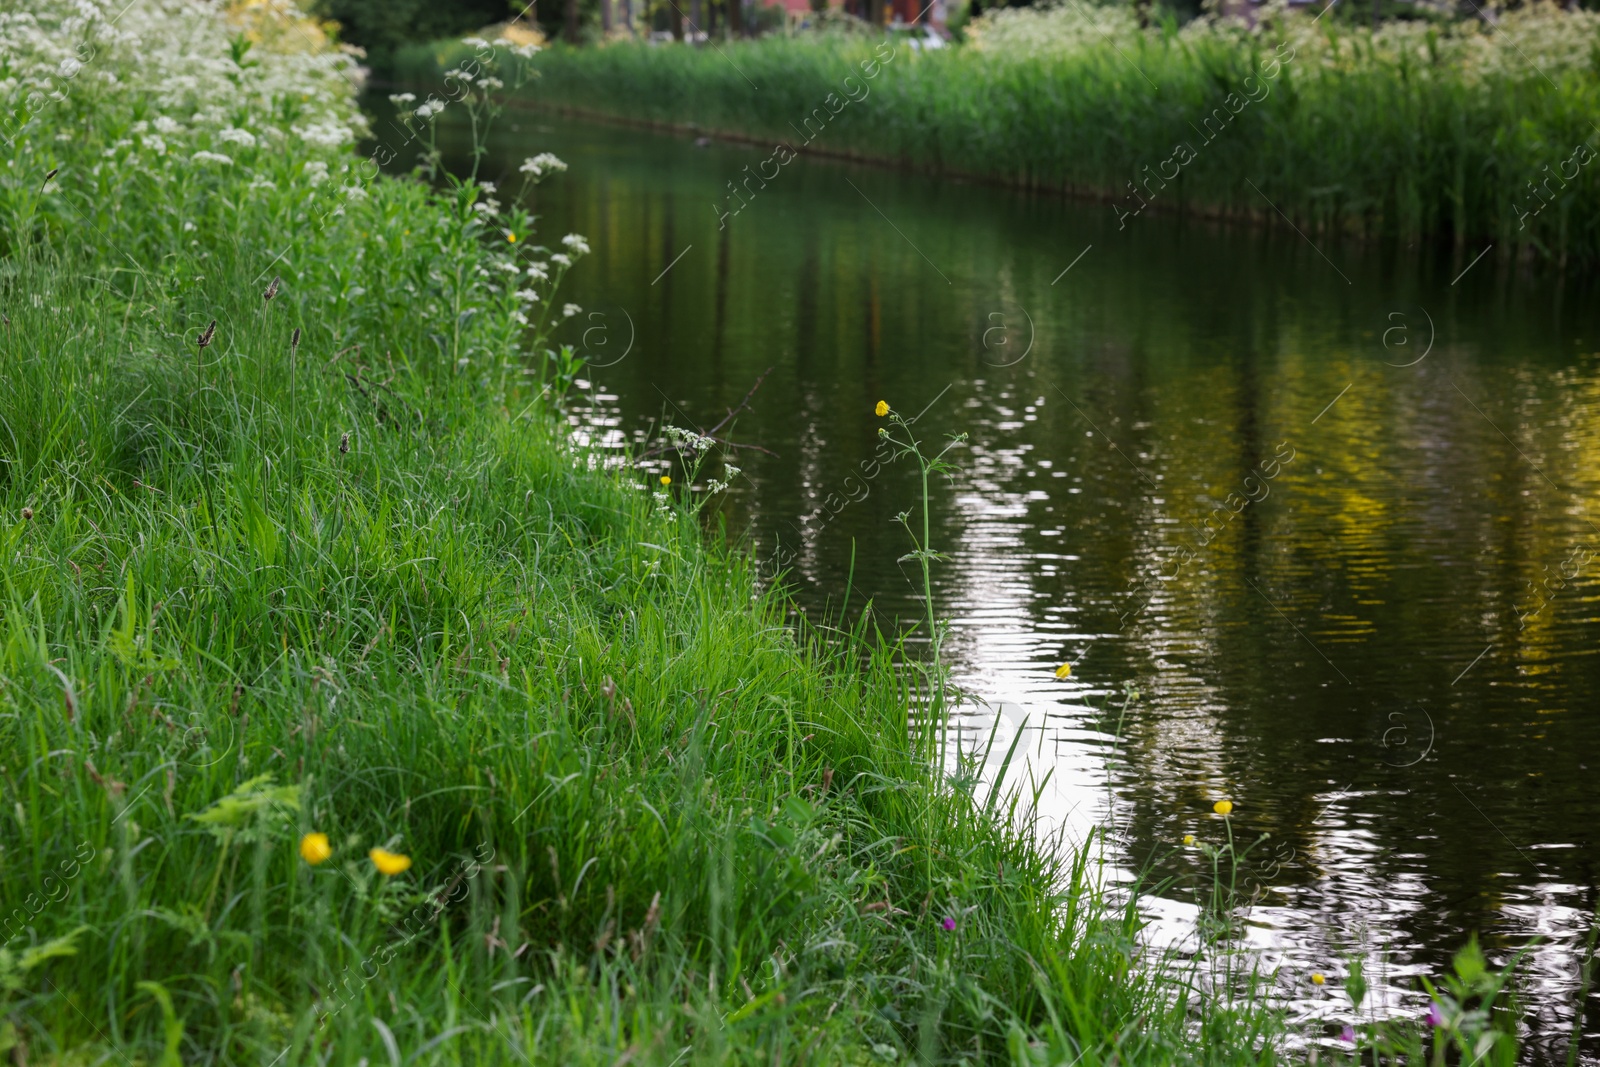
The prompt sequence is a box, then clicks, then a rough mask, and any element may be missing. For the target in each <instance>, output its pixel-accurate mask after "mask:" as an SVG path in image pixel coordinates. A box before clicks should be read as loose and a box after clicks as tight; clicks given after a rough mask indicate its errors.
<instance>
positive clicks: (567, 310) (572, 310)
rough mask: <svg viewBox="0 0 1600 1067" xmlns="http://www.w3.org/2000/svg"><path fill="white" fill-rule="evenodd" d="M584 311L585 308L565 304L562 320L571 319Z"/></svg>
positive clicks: (562, 308)
mask: <svg viewBox="0 0 1600 1067" xmlns="http://www.w3.org/2000/svg"><path fill="white" fill-rule="evenodd" d="M582 310H583V308H581V307H579V306H578V305H577V304H563V305H561V316H562V318H567V319H570V318H572V316H574V315H576V314H577V313H578V312H580V311H582Z"/></svg>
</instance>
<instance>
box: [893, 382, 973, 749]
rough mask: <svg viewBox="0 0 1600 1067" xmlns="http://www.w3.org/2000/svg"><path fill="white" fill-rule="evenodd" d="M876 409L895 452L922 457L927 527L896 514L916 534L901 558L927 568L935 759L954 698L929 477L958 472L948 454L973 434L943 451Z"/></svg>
mask: <svg viewBox="0 0 1600 1067" xmlns="http://www.w3.org/2000/svg"><path fill="white" fill-rule="evenodd" d="M876 411H877V413H878V415H879V416H880V417H887V418H888V420H889V425H888V426H882V427H879V429H878V435H879V436H880V437H882V438H883V439H884V440H886V441H888V442H889V444H891V445H892V446H893V447H894V450H895V458H896V459H899V458H901V457H903V456H909V457H910V458H911V459H912V460H914V461H915V462H916V465H917V471H918V474H919V476H920V477H921V479H922V523H921V526H922V531H921V535H920V536H918V533H917V530H916V529H914V528H913V526H912V515H911V511H910V510H909V509H908V510H906V511H902V512H900V513H899V514H898V515H896V516H895V520H896V521H897V522H899V523H900V525H901V526H903V527H905V531H906V533H907V534H908V535H909V536H910V538H911V543H912V545H913V546H914V548H913V549H912V551H910V552H907V553H906V554H905V555H903V556H901V557H900V559H899V560H898V562H900V563H904V562H906V561H907V560H913V561H915V562H916V563H917V565H918V567H920V568H921V571H922V603H923V608H924V611H925V613H926V622H927V626H928V643H929V655H928V663H927V666H926V667H924V669H923V677H924V679H925V681H926V684H927V717H926V720H925V726H924V729H923V730H922V733H921V736H920V737H919V738H918V741H919V743H920V744H922V745H924V746H926V750H927V751H926V755H927V757H928V758H929V759H930V760H932V759H933V758H934V756H935V754H936V752H938V753H942V752H943V751H944V744H945V740H946V732H947V730H948V725H949V700H948V685H947V678H948V674H949V671H948V668H947V667H946V665H945V662H944V655H943V649H944V637H945V631H946V627H945V625H944V624H943V623H941V622H940V621H939V619H938V617H937V616H936V615H935V613H934V608H933V564H934V562H935V561H936V560H941V559H943V558H944V556H943V555H941V554H940V553H939V552H936V551H935V550H934V548H933V544H932V539H933V534H932V518H931V505H932V497H931V494H930V492H929V487H928V480H929V476H930V475H933V474H946V475H949V474H953V473H954V472H955V467H954V466H952V465H951V464H949V463H947V462H945V456H946V455H948V454H949V452H950V450H951V449H952V448H955V447H957V446H958V445H961V444H963V443H964V442H965V441H966V439H967V435H966V434H964V433H962V434H951V435H950V436H949V437H948V438H947V439H946V441H945V444H944V447H943V448H941V449H939V451H938V452H934V453H931V454H930V453H929V452H927V451H925V450H924V449H925V445H924V442H922V441H921V440H919V439H918V437H917V435H916V433H915V432H914V431H913V430H912V428H911V423H910V422H909V421H907V420H906V419H905V417H904V416H902V415H901V414H900V413H899V412H897V411H895V410H893V409H892V408H890V407H889V406H888V404H886V403H885V402H883V401H881V400H880V401H879V402H878V406H877V408H876Z"/></svg>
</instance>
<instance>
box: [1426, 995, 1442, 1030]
mask: <svg viewBox="0 0 1600 1067" xmlns="http://www.w3.org/2000/svg"><path fill="white" fill-rule="evenodd" d="M1427 1021H1428V1025H1429V1026H1443V1025H1444V1009H1443V1008H1441V1007H1439V1002H1438V1001H1437V1000H1434V1001H1430V1002H1429V1003H1428V1015H1427Z"/></svg>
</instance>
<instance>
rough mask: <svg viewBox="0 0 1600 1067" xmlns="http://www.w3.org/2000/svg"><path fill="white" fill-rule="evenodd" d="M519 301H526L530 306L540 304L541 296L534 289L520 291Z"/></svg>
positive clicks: (518, 293)
mask: <svg viewBox="0 0 1600 1067" xmlns="http://www.w3.org/2000/svg"><path fill="white" fill-rule="evenodd" d="M517 299H518V300H526V301H527V302H528V303H530V304H536V303H538V302H539V294H538V293H536V292H534V291H533V290H532V289H518V290H517Z"/></svg>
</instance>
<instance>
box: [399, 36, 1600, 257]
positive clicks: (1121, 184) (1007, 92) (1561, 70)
mask: <svg viewBox="0 0 1600 1067" xmlns="http://www.w3.org/2000/svg"><path fill="white" fill-rule="evenodd" d="M970 37H971V38H972V43H971V44H968V45H966V46H963V47H956V48H948V49H943V50H940V51H935V52H931V53H917V52H913V51H911V50H910V49H909V48H907V47H906V46H905V45H904V44H903V43H902V44H901V45H899V46H898V47H897V48H896V49H895V50H894V51H893V53H892V56H889V57H888V58H885V54H884V51H883V49H884V48H885V46H882V45H878V44H877V43H876V42H872V41H864V40H862V39H860V38H855V37H844V36H822V37H818V38H812V39H793V40H790V39H782V38H767V39H763V40H759V41H754V42H741V43H722V44H720V45H718V47H717V48H689V47H681V46H654V47H651V46H644V45H634V44H627V43H621V44H613V45H610V46H607V47H604V48H590V49H581V50H572V49H567V48H559V47H558V48H552V49H550V50H549V51H548V52H546V53H545V54H543V55H541V56H540V57H539V59H538V66H539V69H540V71H541V73H542V75H543V77H542V80H541V81H540V83H539V85H538V91H537V100H538V101H540V102H543V103H546V104H557V105H562V106H567V107H573V108H579V109H583V110H586V111H589V112H592V113H603V114H609V115H615V116H618V117H624V118H628V119H631V120H638V121H650V122H659V123H668V124H685V123H694V124H697V125H698V126H700V127H703V128H706V129H708V130H721V131H728V132H731V133H736V134H739V135H742V136H750V137H758V138H764V139H767V140H769V141H770V142H771V143H773V144H778V143H783V144H786V145H789V146H790V147H792V148H794V149H797V150H805V149H807V148H809V149H812V150H818V151H823V152H828V153H834V154H841V155H847V156H856V157H860V158H864V159H874V160H882V161H887V162H893V163H897V164H904V165H907V166H910V167H913V168H916V169H919V170H925V171H929V172H932V173H950V174H964V175H974V176H980V177H984V178H991V179H996V180H1000V181H1004V182H1008V183H1014V184H1017V185H1020V186H1025V187H1029V188H1036V189H1043V190H1063V191H1068V192H1075V193H1080V194H1090V195H1095V196H1099V197H1106V198H1112V202H1111V204H1110V205H1109V206H1108V207H1106V208H1105V210H1108V211H1113V212H1115V213H1116V215H1117V217H1118V218H1119V219H1120V220H1121V221H1122V222H1123V224H1124V225H1128V226H1133V225H1138V224H1139V222H1140V221H1141V216H1142V215H1144V214H1147V213H1149V212H1154V211H1164V210H1190V211H1198V212H1204V213H1208V214H1217V215H1235V216H1245V217H1253V218H1260V219H1264V220H1269V221H1280V220H1281V218H1282V217H1283V216H1287V217H1289V218H1291V219H1293V221H1294V222H1295V223H1296V224H1297V225H1298V226H1300V227H1301V228H1302V229H1305V230H1308V231H1313V230H1315V231H1324V232H1332V231H1350V232H1356V233H1361V234H1367V235H1380V234H1383V235H1392V236H1396V237H1399V238H1405V239H1410V238H1415V237H1421V236H1433V237H1438V238H1440V239H1442V240H1446V241H1454V242H1457V243H1459V244H1461V245H1463V246H1470V250H1471V251H1474V252H1475V251H1476V250H1477V248H1479V247H1481V246H1482V245H1483V244H1486V243H1489V242H1493V243H1494V244H1495V245H1496V248H1497V250H1498V254H1501V255H1515V254H1521V255H1525V256H1535V257H1544V258H1549V259H1552V260H1554V261H1556V262H1558V263H1568V262H1574V263H1583V264H1587V265H1591V266H1592V265H1594V264H1596V263H1600V166H1596V165H1595V163H1596V156H1597V155H1600V152H1597V150H1596V148H1595V146H1596V145H1600V133H1597V131H1596V129H1595V127H1594V126H1593V125H1592V124H1591V121H1590V120H1591V119H1592V117H1593V116H1594V115H1595V114H1597V113H1600V69H1597V60H1596V56H1597V54H1600V52H1597V49H1600V15H1596V14H1594V13H1586V12H1574V13H1564V12H1560V11H1556V10H1554V9H1553V8H1552V7H1550V6H1549V5H1535V6H1534V7H1530V8H1526V9H1523V10H1521V11H1517V12H1513V13H1510V14H1507V15H1505V16H1504V17H1503V18H1502V20H1501V21H1500V23H1499V25H1498V26H1497V27H1494V28H1490V27H1487V26H1483V25H1481V24H1478V23H1476V22H1473V23H1448V24H1443V23H1441V24H1429V23H1424V22H1404V23H1392V24H1386V25H1384V26H1383V27H1382V28H1381V29H1380V30H1378V31H1377V32H1376V33H1374V32H1373V31H1371V30H1370V29H1365V28H1363V29H1355V30H1352V29H1350V28H1349V27H1348V26H1342V25H1339V24H1338V23H1337V22H1336V21H1335V20H1334V19H1323V20H1321V21H1316V20H1315V17H1314V16H1313V15H1311V14H1309V13H1304V12H1295V13H1289V12H1286V11H1283V10H1281V9H1267V10H1266V12H1265V17H1264V18H1263V19H1262V20H1261V22H1260V24H1259V25H1258V26H1257V27H1255V28H1254V29H1246V28H1244V27H1242V26H1240V25H1238V24H1232V23H1224V22H1217V21H1211V20H1198V21H1196V22H1193V23H1190V24H1189V25H1187V26H1184V27H1183V28H1181V29H1178V28H1176V27H1174V26H1171V25H1168V26H1166V27H1152V28H1149V29H1145V30H1141V29H1140V28H1139V27H1138V25H1137V22H1136V21H1135V19H1134V15H1133V13H1132V9H1130V8H1126V7H1119V8H1098V7H1089V6H1086V5H1081V4H1069V5H1066V6H1061V7H1055V8H1051V9H1044V10H1029V9H1014V10H1004V9H1003V10H999V11H996V12H993V13H991V14H989V15H987V16H985V17H984V18H983V19H980V20H979V21H978V22H977V23H976V24H975V25H974V27H973V28H972V30H971V31H970ZM863 64H867V65H866V66H863ZM407 69H408V70H409V72H410V74H411V76H412V77H414V78H424V77H427V76H429V75H432V76H434V77H436V76H437V70H438V69H439V68H438V67H437V66H436V65H435V64H434V61H433V54H432V53H428V52H425V51H416V52H413V53H411V54H410V57H409V64H408V66H407ZM869 75H870V76H869ZM847 79H848V80H847ZM830 94H831V96H830ZM782 162H783V161H782V160H781V159H778V160H776V161H775V165H773V166H770V167H767V168H766V169H764V170H760V172H759V175H758V176H757V180H756V183H755V184H753V185H752V186H751V189H752V191H753V190H754V189H757V188H759V182H760V180H761V179H766V180H781V178H777V177H775V175H776V174H777V173H778V172H779V171H781V165H782ZM757 169H758V168H752V172H751V173H752V174H756V173H757ZM729 177H730V179H731V180H732V181H733V182H734V183H735V185H736V186H738V185H739V184H740V183H742V182H744V181H746V180H748V176H747V175H744V174H738V175H729ZM736 191H737V190H736ZM717 210H718V212H719V213H720V212H721V211H722V210H725V208H724V207H720V206H719V208H718V209H717ZM1280 212H1281V213H1282V214H1281V215H1280Z"/></svg>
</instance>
